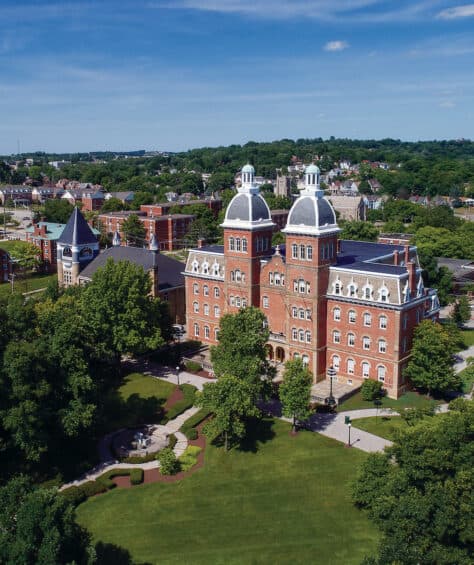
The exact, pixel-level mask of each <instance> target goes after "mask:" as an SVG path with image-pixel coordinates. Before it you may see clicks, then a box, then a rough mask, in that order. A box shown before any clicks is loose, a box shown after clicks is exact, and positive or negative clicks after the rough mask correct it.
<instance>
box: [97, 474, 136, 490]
mask: <svg viewBox="0 0 474 565" xmlns="http://www.w3.org/2000/svg"><path fill="white" fill-rule="evenodd" d="M130 471H131V469H111V470H110V471H107V472H106V473H104V474H103V475H101V476H100V477H98V478H97V481H99V482H100V483H102V484H103V485H104V486H106V487H107V488H108V489H111V488H115V487H116V486H117V485H116V484H115V483H114V481H113V480H112V479H113V478H114V477H128V475H130Z"/></svg>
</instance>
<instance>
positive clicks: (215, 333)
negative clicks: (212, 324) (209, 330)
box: [214, 328, 219, 341]
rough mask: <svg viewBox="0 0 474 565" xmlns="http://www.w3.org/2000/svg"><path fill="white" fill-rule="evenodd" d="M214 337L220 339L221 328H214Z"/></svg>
mask: <svg viewBox="0 0 474 565" xmlns="http://www.w3.org/2000/svg"><path fill="white" fill-rule="evenodd" d="M214 339H215V340H216V341H218V339H219V328H216V329H215V330H214Z"/></svg>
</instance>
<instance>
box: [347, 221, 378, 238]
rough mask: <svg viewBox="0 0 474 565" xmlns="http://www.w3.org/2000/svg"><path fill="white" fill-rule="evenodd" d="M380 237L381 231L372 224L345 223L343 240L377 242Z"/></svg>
mask: <svg viewBox="0 0 474 565" xmlns="http://www.w3.org/2000/svg"><path fill="white" fill-rule="evenodd" d="M378 235H379V230H378V229H377V228H376V227H375V226H374V225H372V224H371V223H370V222H360V221H351V222H344V224H343V226H342V231H341V239H355V240H358V241H375V240H376V239H377V237H378Z"/></svg>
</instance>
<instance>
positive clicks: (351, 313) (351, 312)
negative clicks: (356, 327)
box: [348, 310, 356, 324]
mask: <svg viewBox="0 0 474 565" xmlns="http://www.w3.org/2000/svg"><path fill="white" fill-rule="evenodd" d="M348 318H349V323H350V324H355V321H356V313H355V310H349V313H348Z"/></svg>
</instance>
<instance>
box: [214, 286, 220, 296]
mask: <svg viewBox="0 0 474 565" xmlns="http://www.w3.org/2000/svg"><path fill="white" fill-rule="evenodd" d="M220 295H221V293H220V290H219V287H218V286H215V287H214V298H219V296H220Z"/></svg>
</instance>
